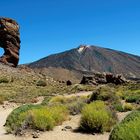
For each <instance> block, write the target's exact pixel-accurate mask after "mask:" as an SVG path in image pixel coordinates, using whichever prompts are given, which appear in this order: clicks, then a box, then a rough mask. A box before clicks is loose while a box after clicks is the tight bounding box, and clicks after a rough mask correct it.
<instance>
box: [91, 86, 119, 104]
mask: <svg viewBox="0 0 140 140" xmlns="http://www.w3.org/2000/svg"><path fill="white" fill-rule="evenodd" d="M96 100H102V101H110V102H114V101H118V100H119V98H118V96H116V94H115V90H114V88H113V89H112V88H110V87H108V86H101V87H99V88H98V89H97V90H95V91H93V93H92V95H91V97H90V102H91V101H96Z"/></svg>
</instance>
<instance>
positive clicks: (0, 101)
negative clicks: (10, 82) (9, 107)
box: [0, 95, 5, 104]
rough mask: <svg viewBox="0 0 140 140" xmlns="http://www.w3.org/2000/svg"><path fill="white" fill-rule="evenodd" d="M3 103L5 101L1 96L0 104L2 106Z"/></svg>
mask: <svg viewBox="0 0 140 140" xmlns="http://www.w3.org/2000/svg"><path fill="white" fill-rule="evenodd" d="M4 101H5V97H4V96H3V95H0V104H3V102H4Z"/></svg>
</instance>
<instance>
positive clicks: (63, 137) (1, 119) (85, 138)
mask: <svg viewBox="0 0 140 140" xmlns="http://www.w3.org/2000/svg"><path fill="white" fill-rule="evenodd" d="M90 94H91V92H84V93H83V92H81V93H78V94H73V95H66V96H67V97H71V96H81V95H90ZM41 100H42V98H41V99H40V101H41ZM16 107H17V106H16V105H15V104H14V105H13V104H10V105H6V106H0V140H33V139H34V138H32V136H31V135H27V136H26V137H16V136H14V135H11V134H6V131H5V128H4V126H3V125H4V124H5V121H6V118H7V116H8V115H9V114H10V113H11V111H12V110H13V109H14V108H16ZM128 113H129V112H127V113H118V117H119V120H120V121H121V120H122V119H123V118H124V117H125V116H126V115H127V114H128ZM79 121H80V115H76V116H70V120H68V121H65V122H64V123H63V124H62V125H61V126H57V127H55V128H54V130H53V131H49V132H44V133H40V136H39V138H37V139H38V140H108V138H109V133H104V134H99V135H97V134H96V135H92V134H83V133H78V132H74V131H72V130H74V129H76V128H77V127H78V124H79ZM66 126H71V127H72V130H70V129H64V128H65V127H66ZM62 129H64V131H62Z"/></svg>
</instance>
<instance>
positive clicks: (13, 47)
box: [0, 18, 20, 67]
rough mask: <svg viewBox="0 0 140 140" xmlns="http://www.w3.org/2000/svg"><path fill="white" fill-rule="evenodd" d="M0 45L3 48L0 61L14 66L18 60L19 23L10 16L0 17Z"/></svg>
mask: <svg viewBox="0 0 140 140" xmlns="http://www.w3.org/2000/svg"><path fill="white" fill-rule="evenodd" d="M0 47H1V48H3V49H4V54H3V56H1V57H0V62H2V63H4V64H7V65H10V66H13V67H16V66H17V65H18V61H19V49H20V36H19V25H18V24H17V22H16V21H15V20H13V19H10V18H0Z"/></svg>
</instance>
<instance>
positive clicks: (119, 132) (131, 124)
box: [109, 111, 140, 140]
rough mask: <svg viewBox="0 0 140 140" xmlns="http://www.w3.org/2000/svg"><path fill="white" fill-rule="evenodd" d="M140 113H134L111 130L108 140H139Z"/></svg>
mask: <svg viewBox="0 0 140 140" xmlns="http://www.w3.org/2000/svg"><path fill="white" fill-rule="evenodd" d="M139 134H140V111H134V112H132V113H131V114H129V115H128V116H127V117H125V118H124V120H123V121H122V122H121V123H120V124H118V125H116V126H115V127H114V129H113V130H112V132H111V134H110V137H109V140H140V135H139Z"/></svg>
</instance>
